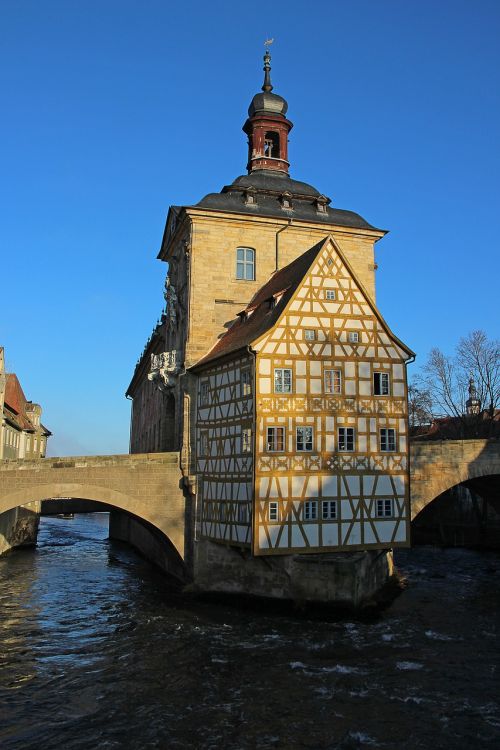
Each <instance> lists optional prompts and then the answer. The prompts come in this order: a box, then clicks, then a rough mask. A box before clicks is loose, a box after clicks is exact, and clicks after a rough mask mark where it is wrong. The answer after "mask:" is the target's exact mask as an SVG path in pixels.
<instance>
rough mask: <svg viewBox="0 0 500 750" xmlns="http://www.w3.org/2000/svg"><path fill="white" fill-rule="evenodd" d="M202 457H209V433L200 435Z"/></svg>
mask: <svg viewBox="0 0 500 750" xmlns="http://www.w3.org/2000/svg"><path fill="white" fill-rule="evenodd" d="M200 455H202V456H207V455H208V432H205V431H203V432H202V433H200Z"/></svg>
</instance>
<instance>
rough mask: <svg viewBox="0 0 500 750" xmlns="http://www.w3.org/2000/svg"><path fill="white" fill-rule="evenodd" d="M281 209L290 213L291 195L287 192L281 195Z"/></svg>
mask: <svg viewBox="0 0 500 750" xmlns="http://www.w3.org/2000/svg"><path fill="white" fill-rule="evenodd" d="M280 203H281V208H283V209H285V210H288V211H291V210H292V208H293V205H292V194H291V193H289V192H288V191H287V192H286V193H283V194H282V195H281V198H280Z"/></svg>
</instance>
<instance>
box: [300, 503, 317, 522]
mask: <svg viewBox="0 0 500 750" xmlns="http://www.w3.org/2000/svg"><path fill="white" fill-rule="evenodd" d="M302 518H303V520H304V521H317V520H318V501H317V500H305V501H304V505H303V506H302Z"/></svg>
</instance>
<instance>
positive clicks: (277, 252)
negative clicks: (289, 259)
mask: <svg viewBox="0 0 500 750" xmlns="http://www.w3.org/2000/svg"><path fill="white" fill-rule="evenodd" d="M292 222H293V219H288V224H285V226H284V227H281V229H278V231H277V232H276V239H275V243H276V246H275V251H274V252H275V265H276V268H275V269H274V270H275V271H277V270H278V269H279V235H280V234H281V232H284V231H285V229H289V227H291V225H292Z"/></svg>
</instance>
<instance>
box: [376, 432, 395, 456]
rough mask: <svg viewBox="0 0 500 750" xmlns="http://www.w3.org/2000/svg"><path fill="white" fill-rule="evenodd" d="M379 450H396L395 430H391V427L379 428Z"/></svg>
mask: <svg viewBox="0 0 500 750" xmlns="http://www.w3.org/2000/svg"><path fill="white" fill-rule="evenodd" d="M380 450H381V451H395V450H396V430H393V429H392V428H391V427H382V429H381V430H380Z"/></svg>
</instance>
